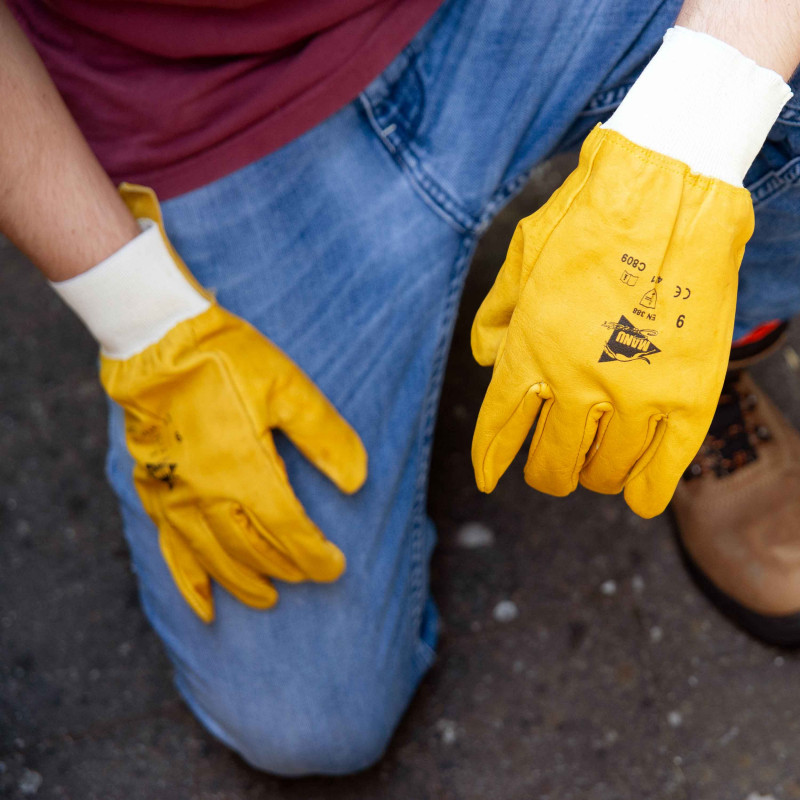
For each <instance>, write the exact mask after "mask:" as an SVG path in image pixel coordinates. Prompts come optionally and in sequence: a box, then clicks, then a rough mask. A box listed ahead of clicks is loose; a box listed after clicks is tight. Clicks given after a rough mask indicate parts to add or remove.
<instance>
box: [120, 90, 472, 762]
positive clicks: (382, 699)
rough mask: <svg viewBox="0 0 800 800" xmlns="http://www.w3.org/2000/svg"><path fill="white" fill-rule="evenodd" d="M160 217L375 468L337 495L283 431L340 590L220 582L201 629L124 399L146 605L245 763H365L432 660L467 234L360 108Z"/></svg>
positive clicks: (179, 669)
mask: <svg viewBox="0 0 800 800" xmlns="http://www.w3.org/2000/svg"><path fill="white" fill-rule="evenodd" d="M163 211H164V216H165V225H166V228H167V231H168V233H169V235H170V237H171V239H172V241H173V242H174V244H175V246H176V248H177V250H178V251H179V252H180V253H181V254H182V255H183V257H184V259H185V260H186V262H187V263H188V264H189V265H190V267H191V269H192V270H193V272H194V274H195V275H196V276H197V277H198V279H199V280H200V281H201V282H202V283H203V284H205V285H206V286H208V287H211V288H213V289H214V290H215V291H216V293H217V297H218V299H219V302H220V303H221V304H222V305H223V306H225V307H226V308H228V309H230V310H231V311H233V312H234V313H237V314H239V315H241V316H242V317H244V318H245V319H247V320H249V321H250V322H251V323H253V324H254V325H255V326H256V327H257V328H259V329H260V330H261V331H262V332H263V333H264V334H265V335H267V336H268V337H270V338H271V339H272V340H273V341H274V342H276V343H277V344H278V345H279V346H280V347H282V348H283V349H284V350H285V351H286V352H287V353H288V354H289V355H290V356H291V357H292V358H294V359H295V360H296V361H297V363H299V364H300V366H301V367H302V368H303V369H304V370H305V371H306V372H307V373H308V374H309V375H310V376H311V377H312V379H313V380H314V381H315V382H316V383H317V384H318V385H319V386H320V388H321V389H322V390H323V391H324V392H325V393H326V394H327V396H328V397H329V398H330V399H331V400H332V402H333V403H334V405H335V406H336V407H337V408H338V409H339V410H340V412H341V413H342V414H343V416H344V417H345V418H346V419H348V420H349V421H350V422H351V424H353V426H354V427H355V428H356V430H357V431H358V433H359V434H360V435H361V437H362V439H363V441H364V444H365V446H366V448H367V451H368V454H369V476H368V479H367V482H366V484H365V486H364V487H363V489H362V490H361V491H359V492H358V493H357V494H356V495H354V496H352V497H348V496H345V495H343V494H341V493H340V492H339V491H338V490H337V489H336V488H335V487H334V486H333V485H332V484H330V483H329V482H328V481H327V480H326V479H325V478H324V477H323V476H322V475H321V474H320V473H318V472H317V471H316V470H315V469H314V468H313V467H312V466H311V465H310V464H309V463H308V462H307V461H306V460H305V459H304V458H303V457H302V456H301V455H300V454H299V453H298V452H297V451H296V450H295V449H294V448H293V447H292V446H291V445H290V444H289V442H288V441H287V440H285V439H284V438H282V437H280V438H279V442H278V447H279V450H280V452H281V454H282V456H283V457H284V459H285V462H286V467H287V470H288V473H289V476H290V481H291V484H292V486H293V488H294V489H295V491H296V493H297V494H298V496H299V498H300V500H301V502H302V503H303V504H304V506H305V508H306V509H307V511H308V513H309V515H310V516H311V518H312V519H314V520H315V521H316V522H317V524H318V525H319V526H320V528H321V529H322V530H323V531H324V532H325V534H326V535H327V536H328V537H329V538H330V539H331V540H332V541H334V542H335V543H336V544H337V545H338V546H339V547H340V548H341V549H342V550H343V551H344V553H345V555H346V557H347V562H348V568H347V571H346V573H345V574H344V576H343V577H342V578H341V579H340V580H339V581H337V582H336V583H334V584H329V585H316V584H299V585H287V584H278V589H279V592H280V601H279V604H278V606H277V607H276V608H275V609H274V610H270V611H256V610H252V609H250V608H247V607H246V606H244V605H242V604H241V603H240V602H238V601H237V600H235V599H234V598H233V597H231V596H230V595H228V594H227V593H226V592H225V591H224V590H222V589H221V588H220V587H218V586H215V587H214V600H215V604H216V610H217V617H216V620H215V622H214V623H213V624H212V625H208V626H206V625H204V624H203V623H202V622H200V621H199V620H198V619H197V618H196V617H195V616H194V615H193V614H192V612H191V611H190V610H189V608H188V606H187V605H186V603H185V602H184V601H183V599H182V598H181V596H180V595H179V594H178V591H177V589H176V588H175V586H174V584H173V582H172V580H171V578H170V576H169V574H168V572H167V569H166V566H165V564H164V561H163V558H162V557H161V553H160V552H159V547H158V544H157V534H156V531H155V529H154V527H153V525H152V523H151V521H150V520H149V518H148V517H147V516H146V514H145V513H144V512H143V510H142V507H141V505H140V502H139V499H138V496H137V495H136V492H135V489H134V488H133V486H132V485H131V480H130V474H131V469H132V462H131V459H130V457H129V455H128V453H127V451H126V448H125V444H124V431H123V427H122V414H121V413H120V410H119V409H118V408H116V407H112V414H111V433H110V440H111V450H110V455H109V460H108V473H109V478H110V480H111V483H112V485H113V487H114V489H115V490H116V492H117V493H118V495H119V497H120V500H121V506H122V511H123V517H124V524H125V532H126V535H127V538H128V541H129V543H130V547H131V551H132V556H133V564H134V568H135V570H136V572H137V574H138V578H139V583H140V592H141V598H142V603H143V607H144V609H145V612H146V614H147V616H148V617H149V619H150V621H151V622H152V624H153V626H154V627H155V629H156V631H157V632H158V634H159V636H160V637H161V638H162V639H163V641H164V643H165V645H166V648H167V651H168V654H169V656H170V658H171V660H172V662H173V664H174V665H175V668H176V674H177V678H176V680H177V684H178V687H179V689H180V691H181V692H182V694H183V695H184V697H185V698H186V700H187V702H188V703H189V705H190V706H191V708H192V710H193V711H194V712H195V714H196V715H197V716H198V717H199V718H200V720H201V721H202V722H203V723H204V724H205V725H206V727H207V728H208V729H209V730H211V731H212V732H213V733H214V734H215V735H216V736H217V737H219V738H220V739H221V740H222V741H223V742H225V743H226V744H228V745H229V746H231V747H232V748H234V749H235V750H237V751H238V752H239V753H241V755H242V756H243V757H244V758H245V759H246V760H247V761H249V762H250V763H251V764H253V765H255V766H257V767H260V768H262V769H264V770H268V771H270V772H274V773H278V774H282V775H301V774H309V773H334V774H335V773H346V772H353V771H356V770H359V769H363V768H365V767H367V766H369V765H370V764H371V763H373V762H374V761H375V760H376V759H377V758H378V757H379V756H380V754H381V753H382V751H383V749H384V747H385V745H386V742H387V741H388V739H389V737H390V735H391V733H392V731H393V730H394V728H395V726H396V724H397V721H398V720H399V718H400V716H401V714H402V713H403V711H404V710H405V708H406V706H407V704H408V702H409V700H410V698H411V696H412V694H413V692H414V690H415V688H416V686H417V684H418V682H419V680H420V678H421V677H422V675H423V674H424V672H425V671H426V669H427V668H428V667H429V665H430V664H431V662H432V660H433V646H434V644H435V627H436V626H435V612H434V609H433V605H432V603H430V602H429V601H428V560H429V556H430V552H431V549H432V546H433V538H434V536H433V527H432V525H431V524H430V522H429V520H428V519H427V516H426V513H425V501H426V487H427V466H428V460H429V454H430V447H431V440H432V434H433V423H434V418H435V413H436V407H437V402H438V393H439V386H440V383H441V378H442V373H443V369H444V364H445V359H446V353H447V345H448V343H449V337H450V331H451V328H452V321H453V317H454V315H455V310H456V306H457V298H458V294H459V291H460V286H461V281H462V277H463V274H464V271H465V269H466V266H467V263H468V260H469V256H470V254H471V250H472V241H471V240H470V239H469V237H465V236H463V235H461V234H459V233H458V232H456V231H455V230H454V229H453V228H452V227H451V226H449V225H448V224H447V223H445V222H444V221H443V220H442V219H440V218H439V217H438V216H437V215H435V214H433V213H432V212H431V210H430V208H429V207H428V206H427V205H425V204H424V203H423V202H422V201H421V200H420V198H419V197H418V195H417V194H416V193H415V192H414V191H413V189H412V188H411V187H410V186H409V184H408V182H407V180H406V179H405V177H404V176H403V175H402V173H401V172H400V171H399V170H398V169H397V168H396V166H395V164H394V163H393V161H392V159H391V157H390V156H389V154H388V153H387V152H386V150H385V148H384V147H383V146H382V145H381V144H380V142H378V141H377V139H376V138H375V137H374V135H373V134H372V131H371V129H370V127H369V125H368V124H367V123H366V121H365V120H364V118H363V116H362V115H361V114H360V113H359V111H358V109H357V107H356V106H350V107H348V108H346V109H344V110H343V111H342V112H341V113H340V114H338V115H337V116H336V117H334V118H332V119H331V120H329V121H328V122H326V123H325V124H323V125H322V126H320V127H319V128H317V129H315V130H314V131H312V132H311V133H310V134H308V135H307V136H305V137H303V138H302V139H300V140H298V141H296V142H294V143H292V144H290V145H289V146H287V147H286V148H284V149H283V150H281V151H279V153H277V154H274V155H272V156H270V157H268V158H266V159H263V160H261V161H259V162H256V163H254V164H251V165H250V166H248V167H246V168H244V169H242V170H239V171H238V172H236V173H233V174H231V175H229V176H227V177H226V178H224V179H222V180H220V181H217V182H215V183H213V184H211V185H209V186H206V187H204V188H202V189H199V190H197V191H195V192H192V193H190V194H187V195H184V196H182V197H179V198H175V199H173V200H171V201H169V202H167V203H165V204H164V208H163ZM209 435H212V436H213V431H210V432H209ZM220 446H221V447H222V446H224V443H220Z"/></svg>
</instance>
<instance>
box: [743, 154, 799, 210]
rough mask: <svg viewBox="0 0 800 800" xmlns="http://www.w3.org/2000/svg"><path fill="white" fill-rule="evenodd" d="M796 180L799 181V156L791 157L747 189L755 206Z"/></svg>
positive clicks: (793, 183)
mask: <svg viewBox="0 0 800 800" xmlns="http://www.w3.org/2000/svg"><path fill="white" fill-rule="evenodd" d="M798 182H800V156H797V157H796V158H793V159H792V160H791V161H789V162H787V163H786V164H784V165H783V166H782V167H781V168H780V169H779V170H776V171H774V172H769V173H767V174H766V175H764V176H763V177H761V178H759V179H758V180H757V181H756V182H755V183H754V184H753V185H752V186H748V187H747V189H748V190H749V191H750V196H751V197H752V199H753V207H754V208H755V207H756V206H759V205H761V204H763V203H766V202H767V200H770V199H771V198H773V197H775V196H776V195H778V194H780V193H781V192H785V191H786V190H787V189H789V188H791V187H792V186H794V185H795V184H796V183H798Z"/></svg>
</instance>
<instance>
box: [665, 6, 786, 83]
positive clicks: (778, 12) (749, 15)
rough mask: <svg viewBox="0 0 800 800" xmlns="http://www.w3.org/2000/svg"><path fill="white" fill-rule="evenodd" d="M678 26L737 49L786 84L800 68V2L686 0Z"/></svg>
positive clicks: (679, 16) (677, 22)
mask: <svg viewBox="0 0 800 800" xmlns="http://www.w3.org/2000/svg"><path fill="white" fill-rule="evenodd" d="M675 24H676V25H682V26H683V27H686V28H691V29H692V30H696V31H700V32H701V33H707V34H709V35H710V36H714V37H715V38H717V39H720V40H722V41H723V42H727V43H728V44H730V45H733V47H735V48H736V49H737V50H739V51H740V52H742V53H744V55H746V56H747V57H748V58H752V59H753V61H755V62H756V63H757V64H759V65H761V66H762V67H767V68H769V69H772V70H774V71H775V72H777V73H778V74H779V75H780V76H781V77H782V78H783V79H784V80H789V78H790V77H791V76H792V74H793V73H794V71H795V69H796V68H797V65H798V64H800V0H724V2H721V0H685V2H684V4H683V8H682V9H681V12H680V14H679V15H678V19H677V21H676V23H675Z"/></svg>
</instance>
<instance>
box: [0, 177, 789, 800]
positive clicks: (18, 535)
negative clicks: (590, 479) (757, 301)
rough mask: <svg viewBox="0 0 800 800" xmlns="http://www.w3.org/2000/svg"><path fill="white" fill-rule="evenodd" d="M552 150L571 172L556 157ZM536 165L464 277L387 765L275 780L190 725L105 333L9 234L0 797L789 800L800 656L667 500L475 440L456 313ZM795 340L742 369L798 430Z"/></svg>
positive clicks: (503, 238) (465, 327) (4, 273)
mask: <svg viewBox="0 0 800 800" xmlns="http://www.w3.org/2000/svg"><path fill="white" fill-rule="evenodd" d="M562 167H563V165H562ZM558 173H559V169H556V168H553V167H552V166H551V167H549V168H545V169H544V170H542V171H540V172H539V173H537V175H536V179H535V180H534V182H533V184H532V185H531V186H530V187H529V188H528V189H527V190H526V191H525V192H524V193H523V195H521V196H520V197H519V198H517V200H516V201H514V203H513V204H512V205H511V207H510V208H509V209H507V210H506V211H505V212H504V213H503V214H502V216H501V217H500V219H499V220H498V222H497V224H496V225H495V226H494V227H493V228H492V229H491V230H490V231H489V232H488V233H487V235H486V236H485V238H484V241H483V242H482V245H481V247H480V250H479V253H478V255H477V257H476V259H475V263H474V267H473V270H472V273H471V275H470V278H469V282H468V285H467V288H466V291H465V295H464V299H463V303H462V306H461V312H460V316H459V321H458V327H457V330H456V333H455V338H454V342H453V349H452V353H451V356H450V362H449V366H448V372H447V377H446V381H445V388H444V394H443V398H442V403H441V409H440V418H439V423H438V428H437V432H436V444H435V450H434V456H433V469H432V478H431V487H430V510H431V514H432V516H433V518H434V519H435V521H436V523H437V525H438V528H439V533H440V543H439V546H438V549H437V551H436V553H435V556H434V578H433V588H434V593H435V596H436V598H437V600H438V603H439V605H440V608H441V611H442V617H443V623H444V631H443V635H442V641H441V647H440V654H439V659H438V662H437V664H436V666H435V667H434V669H433V671H432V672H431V674H430V676H429V677H428V678H427V679H426V680H425V682H424V684H423V686H422V687H421V689H420V692H419V694H418V696H417V697H416V699H415V701H414V702H413V704H412V706H411V708H410V709H409V711H408V713H407V715H406V717H405V719H404V720H403V722H402V724H401V726H400V729H399V730H398V732H397V735H396V736H395V738H394V740H393V742H392V744H391V747H390V749H389V751H388V752H387V754H386V756H385V758H384V759H383V761H382V762H381V763H380V764H379V765H378V766H376V767H374V768H373V769H371V770H369V771H368V772H366V773H363V774H361V775H357V776H353V777H349V778H339V779H334V780H332V779H305V780H295V781H288V780H277V779H275V778H272V777H270V776H267V775H264V774H261V773H258V772H256V771H255V770H253V769H251V768H249V767H248V766H246V765H245V764H244V763H243V762H242V761H241V760H240V759H239V758H238V757H237V756H235V755H233V754H232V753H230V752H229V751H227V750H226V749H225V748H224V747H223V746H222V745H220V744H219V743H217V742H216V741H215V740H214V739H213V738H212V737H211V736H210V735H209V734H207V733H206V732H205V731H204V729H203V728H202V727H201V726H200V725H199V724H198V723H197V722H196V721H195V720H194V718H193V717H192V715H191V714H190V713H189V712H188V711H187V709H186V708H185V707H184V705H183V704H182V702H181V701H180V700H179V698H178V696H177V693H176V691H175V690H174V688H173V686H172V684H171V673H170V665H169V663H168V661H167V659H166V658H165V656H164V654H163V652H162V650H161V647H160V644H159V641H158V639H157V638H156V636H155V635H154V634H153V632H152V631H151V630H150V628H149V627H148V625H147V623H146V621H145V619H144V617H143V615H142V612H141V610H140V608H139V604H138V599H137V594H136V586H135V583H134V578H133V575H132V573H131V570H130V567H129V560H128V553H127V549H126V545H125V543H124V540H123V537H122V533H121V528H120V518H119V514H118V512H117V508H116V503H115V498H114V496H113V495H112V493H111V490H110V489H109V487H108V486H107V485H106V483H105V480H104V477H103V458H104V448H105V405H104V400H103V396H102V392H101V389H100V387H99V385H98V383H97V379H96V347H95V345H94V343H93V341H92V339H91V338H90V337H89V336H88V334H87V333H86V332H85V330H84V329H83V328H82V326H81V324H80V323H79V322H78V321H77V320H76V319H75V318H73V316H72V315H71V314H70V312H69V311H67V310H66V308H65V307H64V306H62V304H61V302H60V301H59V300H58V299H57V297H56V296H55V295H54V294H53V293H52V292H50V291H49V290H48V289H47V287H46V286H45V285H44V281H43V279H42V278H41V276H39V274H38V273H37V272H36V271H35V270H34V269H33V268H32V267H31V266H30V265H29V264H27V263H26V261H25V259H24V258H23V257H21V256H20V255H19V254H18V253H17V252H16V251H15V250H14V249H13V248H12V247H11V246H10V245H8V244H7V243H4V244H0V796H1V797H4V798H5V797H7V798H13V799H14V800H17V799H18V798H29V797H36V798H69V799H70V800H118V799H119V800H184V798H191V800H351V799H352V800H356V798H357V799H358V800H495V799H496V800H532V799H533V798H537V799H540V800H546V799H548V798H549V800H571V799H573V798H574V799H575V800H578V799H580V800H612V799H613V800H646V799H648V798H659V799H660V798H686V799H687V800H689V799H690V798H691V800H765V799H766V798H770V799H772V798H774V799H775V800H778V799H784V798H785V799H786V800H788V799H789V798H800V755H798V751H799V750H800V748H799V747H798V745H800V715H799V714H798V698H800V691H799V690H800V656H797V655H793V654H792V653H786V652H781V651H779V650H775V649H771V648H768V647H765V646H762V645H761V644H759V643H757V642H755V641H753V640H751V639H749V638H748V637H747V636H746V635H745V634H743V633H741V632H740V631H739V630H737V629H736V628H734V627H733V626H732V625H731V624H730V623H728V622H727V621H726V620H725V619H723V618H722V617H720V616H719V615H718V614H717V612H716V611H715V609H714V608H713V607H711V606H710V605H709V603H708V602H707V601H706V600H705V599H704V597H703V596H702V595H700V594H699V593H698V591H697V590H696V589H695V587H694V585H693V584H692V583H691V581H690V580H689V578H688V577H687V575H686V573H685V571H684V568H683V566H682V564H681V561H680V558H679V555H678V552H677V549H676V546H675V542H674V531H673V524H672V521H671V519H670V516H669V515H668V514H665V515H663V516H661V517H659V518H657V519H654V520H650V521H645V520H642V519H640V518H638V517H636V516H635V515H634V514H633V513H631V512H630V511H629V510H628V509H627V508H626V506H625V504H624V502H623V501H622V499H621V498H620V497H600V496H596V495H592V494H590V493H588V492H586V491H583V490H579V491H577V492H576V493H575V494H574V495H572V496H571V497H569V498H567V499H561V500H559V499H554V498H551V497H547V496H544V495H541V494H538V493H536V492H534V491H532V490H531V489H530V488H529V487H527V486H526V485H525V484H524V482H523V479H522V468H521V463H520V462H519V461H518V462H517V463H516V464H515V465H514V466H513V467H512V468H511V470H510V471H509V474H508V475H507V476H506V477H505V478H504V479H503V480H502V481H501V483H500V486H499V487H498V489H497V490H496V491H495V492H494V494H492V495H490V496H484V495H481V494H480V493H479V492H478V491H477V489H476V488H475V485H474V480H473V476H472V470H471V464H470V458H469V447H470V439H471V434H472V427H473V423H474V420H475V417H476V414H477V411H478V408H479V406H480V402H481V399H482V396H483V393H484V391H485V388H486V385H487V383H488V379H489V372H488V370H485V369H482V368H480V367H478V366H476V365H475V364H474V362H473V361H472V359H471V356H470V354H469V326H470V323H471V320H472V316H473V314H474V312H475V310H476V309H477V307H478V305H479V303H480V300H481V299H482V297H483V296H484V295H485V293H486V291H487V289H488V288H489V286H490V285H491V282H492V280H493V276H494V274H495V273H496V271H497V269H498V267H499V266H500V264H501V263H502V259H503V256H504V253H505V249H506V246H507V243H508V241H509V239H510V236H511V233H512V231H513V226H514V224H515V223H516V220H517V219H518V218H519V217H521V216H524V215H526V214H528V213H530V212H531V211H532V210H533V208H535V206H536V204H537V203H538V202H540V200H541V199H542V197H546V196H547V194H548V193H549V190H550V188H551V187H552V184H553V183H554V181H557V180H559V176H558ZM796 350H797V351H800V335H798V334H797V333H796V332H795V333H793V334H791V335H790V339H789V343H788V344H787V345H786V346H785V347H784V348H783V349H782V350H781V351H779V352H778V353H777V354H776V355H774V356H773V357H772V358H771V359H770V360H769V361H768V362H766V363H765V364H763V365H761V366H759V367H758V369H757V370H755V372H756V375H757V377H758V378H759V380H760V381H761V383H762V385H764V386H765V387H766V388H767V389H768V390H769V392H770V394H771V395H772V397H773V398H774V399H775V400H776V402H777V403H778V404H779V405H780V406H781V408H782V409H783V410H784V411H785V412H787V413H788V414H789V416H790V417H791V418H792V419H793V421H794V422H795V424H799V423H800V374H799V373H798V371H797V365H798V363H800V359H798V357H797V354H796V352H795V351H796Z"/></svg>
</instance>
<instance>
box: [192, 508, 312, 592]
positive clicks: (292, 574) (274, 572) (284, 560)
mask: <svg viewBox="0 0 800 800" xmlns="http://www.w3.org/2000/svg"><path fill="white" fill-rule="evenodd" d="M203 514H204V515H205V517H206V519H207V520H208V524H209V525H210V526H211V529H212V530H213V531H214V535H215V536H216V537H217V539H218V540H219V542H220V544H221V545H222V546H223V547H224V548H225V550H226V551H227V552H228V553H229V554H230V555H231V556H232V557H233V558H234V559H235V560H236V561H238V562H240V563H242V564H247V565H248V566H250V567H252V568H253V569H254V570H256V572H258V573H260V574H262V575H269V576H270V577H272V578H277V579H278V580H283V581H287V582H290V583H297V582H298V581H302V580H304V579H305V575H304V573H303V571H302V570H301V569H299V567H297V565H296V564H295V563H294V562H293V561H292V560H291V558H290V557H289V556H288V555H287V554H286V552H285V551H284V549H283V548H282V547H281V546H280V542H278V541H275V540H274V538H273V537H272V536H271V535H270V534H269V532H268V531H267V530H266V529H265V528H264V527H263V526H262V525H261V524H260V523H259V521H258V519H257V518H256V517H255V516H253V515H251V514H248V513H247V510H246V509H244V508H243V507H242V506H241V505H240V504H239V503H236V502H233V501H221V502H216V503H210V504H208V505H207V506H205V507H204V508H203Z"/></svg>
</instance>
